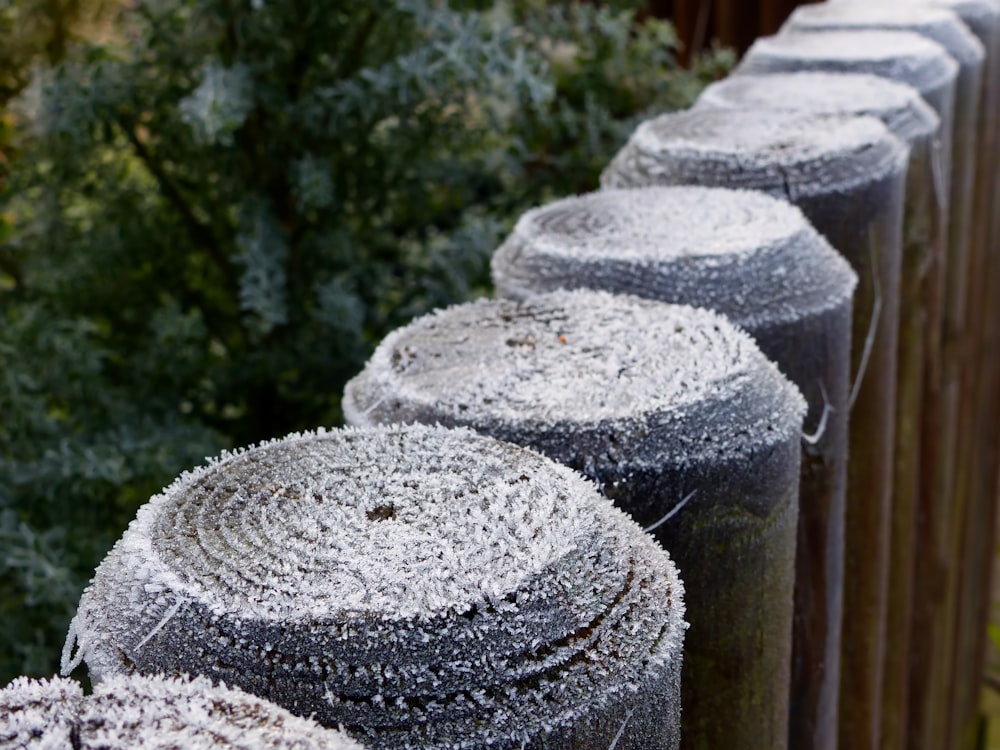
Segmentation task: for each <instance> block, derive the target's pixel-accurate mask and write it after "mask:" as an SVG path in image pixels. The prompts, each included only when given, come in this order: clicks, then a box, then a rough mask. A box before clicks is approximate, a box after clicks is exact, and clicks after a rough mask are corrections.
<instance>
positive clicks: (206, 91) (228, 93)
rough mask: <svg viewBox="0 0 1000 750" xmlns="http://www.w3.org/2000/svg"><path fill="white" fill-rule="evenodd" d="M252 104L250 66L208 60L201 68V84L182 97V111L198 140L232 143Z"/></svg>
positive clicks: (203, 142) (207, 142) (182, 115)
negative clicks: (221, 63) (231, 65)
mask: <svg viewBox="0 0 1000 750" xmlns="http://www.w3.org/2000/svg"><path fill="white" fill-rule="evenodd" d="M253 104H254V102H253V81H252V79H251V77H250V71H249V70H247V68H245V67H243V66H241V65H235V66H233V67H229V68H227V67H225V66H223V65H220V64H219V63H218V62H209V63H206V64H205V65H204V67H203V68H202V71H201V83H200V84H198V87H197V88H196V89H195V90H194V91H192V92H191V94H190V95H188V96H187V97H186V98H185V99H182V100H181V102H180V111H181V117H182V118H183V119H184V121H185V122H186V123H188V125H190V126H191V129H192V130H193V131H194V135H195V138H196V139H197V140H198V142H200V143H202V144H208V145H211V144H221V145H226V146H229V145H232V143H233V134H234V133H235V132H236V131H237V130H238V129H239V128H240V126H241V125H243V121H244V120H245V119H246V117H247V115H248V114H249V113H250V110H251V109H252V108H253Z"/></svg>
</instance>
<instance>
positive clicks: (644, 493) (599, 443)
mask: <svg viewBox="0 0 1000 750" xmlns="http://www.w3.org/2000/svg"><path fill="white" fill-rule="evenodd" d="M607 236H608V238H609V239H611V238H613V236H614V232H613V231H612V233H611V234H610V235H607ZM804 411H805V404H804V403H803V401H802V397H801V396H800V395H799V393H798V391H797V390H796V389H795V387H794V386H793V385H792V384H791V383H789V382H788V381H787V380H786V379H785V378H784V377H783V376H782V375H781V374H780V372H779V371H778V370H777V368H776V367H775V366H774V365H773V364H771V363H770V362H768V361H767V359H766V358H765V357H764V355H763V354H761V352H760V351H759V350H758V348H757V347H756V345H755V344H754V343H753V341H752V339H750V337H749V336H747V335H746V334H745V333H742V332H740V331H738V330H737V329H736V328H734V327H733V325H732V324H731V323H729V322H728V321H726V320H725V319H724V318H722V317H721V316H719V315H717V314H715V313H712V312H709V311H706V310H694V309H692V308H688V307H682V306H674V305H666V304H663V303H659V302H653V301H649V300H642V299H638V298H635V297H627V296H614V295H610V294H607V293H602V292H594V291H585V290H578V291H572V292H566V291H563V292H554V293H551V294H545V295H539V296H537V297H533V298H531V299H529V300H527V301H525V302H521V303H518V302H514V301H510V300H496V301H480V302H477V303H471V304H468V305H460V306H457V307H453V308H449V309H447V310H444V311H441V312H439V313H437V314H434V315H430V316H427V317H424V318H420V319H418V320H416V321H414V322H413V323H411V324H410V325H408V326H406V327H405V328H402V329H400V330H398V331H396V332H395V333H393V334H390V335H389V336H388V337H387V338H386V339H385V340H384V341H383V342H382V343H381V344H380V345H379V347H378V349H377V350H376V352H375V354H374V355H373V356H372V359H371V360H370V362H369V363H368V365H367V366H366V368H365V370H364V372H362V373H361V374H360V375H359V376H358V377H357V378H355V379H354V380H352V381H351V382H350V383H349V384H348V386H347V389H346V392H345V396H344V412H345V415H346V416H347V418H348V420H349V421H350V422H351V423H353V424H359V425H364V424H371V423H374V424H383V423H388V422H409V421H418V422H439V423H441V424H445V425H465V426H469V427H473V428H474V429H476V430H478V431H480V432H484V433H487V434H490V435H492V436H495V437H498V438H501V439H504V440H508V441H511V442H515V443H518V444H521V445H526V446H530V447H532V448H535V449H536V450H539V451H541V452H542V453H544V454H546V455H548V456H550V457H552V458H554V459H556V460H557V461H560V462H562V463H565V464H567V465H568V466H571V467H573V468H576V469H578V470H580V471H581V472H583V473H584V474H585V475H586V476H588V477H590V478H591V479H593V480H594V481H596V482H598V483H599V485H600V486H601V487H602V488H603V490H604V492H605V494H606V495H607V496H608V497H610V498H611V499H612V500H614V502H615V503H616V504H617V505H618V506H619V507H621V508H622V509H624V510H626V511H628V512H629V513H630V514H631V515H632V516H633V517H634V518H635V519H636V520H638V521H639V522H640V523H641V524H642V525H643V526H645V527H647V529H648V530H650V531H651V532H652V533H653V534H654V535H655V537H656V539H657V540H659V541H660V542H661V543H662V544H663V545H664V547H665V548H666V549H668V550H669V551H670V554H671V556H672V557H673V558H674V559H675V560H676V562H677V564H678V567H679V568H680V569H681V575H682V577H683V578H684V581H685V590H686V599H687V615H688V620H689V621H690V623H691V627H690V629H689V631H688V634H687V638H686V641H685V653H684V668H683V677H682V686H681V692H682V702H683V709H684V710H683V715H682V734H683V745H684V748H685V750H713V749H716V748H723V747H724V748H730V749H731V750H758V749H759V748H783V747H785V744H786V741H787V730H788V728H787V716H788V705H787V700H786V692H785V691H786V690H787V685H788V675H789V655H790V651H791V649H790V638H789V636H790V633H791V618H792V586H793V578H794V564H795V560H794V556H795V526H796V515H797V510H798V503H797V490H798V470H799V435H800V430H801V424H802V417H803V415H804ZM631 746H632V745H630V747H631ZM619 747H621V745H620V744H619ZM634 747H636V748H637V749H638V748H647V747H650V746H649V745H641V744H639V745H634ZM602 750H603V749H602Z"/></svg>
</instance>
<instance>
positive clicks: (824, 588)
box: [493, 79, 878, 748]
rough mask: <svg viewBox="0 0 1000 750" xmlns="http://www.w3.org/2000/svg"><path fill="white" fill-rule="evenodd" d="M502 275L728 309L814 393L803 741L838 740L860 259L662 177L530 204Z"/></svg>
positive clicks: (535, 285)
mask: <svg viewBox="0 0 1000 750" xmlns="http://www.w3.org/2000/svg"><path fill="white" fill-rule="evenodd" d="M876 80H878V79H876ZM493 281H494V286H495V288H496V290H497V293H498V295H500V296H507V297H511V298H515V299H525V298H528V297H530V296H532V295H535V294H540V293H544V292H547V291H553V290H556V289H559V288H590V289H601V290H604V291H608V292H613V293H617V294H635V295H639V296H642V297H646V298H649V299H656V300H660V301H663V302H670V303H678V304H687V305H691V306H694V307H703V308H707V309H711V310H715V311H716V312H720V313H722V314H723V315H725V316H726V317H727V318H728V319H729V320H731V321H732V322H734V323H736V324H737V325H738V326H740V327H741V328H743V330H745V331H747V332H748V333H749V334H750V335H751V336H753V338H754V340H755V341H756V342H757V345H758V346H759V347H760V348H761V351H763V352H764V354H765V355H766V356H767V357H768V358H769V359H771V361H773V362H775V363H776V364H777V365H778V367H779V368H780V369H781V371H782V372H783V373H784V374H785V375H786V376H787V377H788V378H789V379H790V380H791V381H792V382H793V383H795V384H796V385H797V386H798V387H799V389H800V390H801V391H802V393H803V394H804V395H805V397H806V400H807V403H808V405H809V411H808V414H807V416H806V420H805V425H804V430H805V433H806V435H807V437H806V438H805V439H803V441H802V466H801V473H800V490H799V521H798V541H797V544H796V572H795V612H794V619H793V629H792V677H791V691H790V692H791V701H790V704H789V726H790V729H789V737H790V742H789V746H790V747H827V748H833V747H834V746H835V744H836V728H837V719H836V715H837V712H836V706H837V690H838V687H839V666H840V629H841V619H842V615H843V611H842V601H843V573H844V492H845V485H846V471H847V414H848V405H847V397H848V391H849V380H850V374H849V362H850V326H851V323H850V321H851V302H852V298H853V291H854V287H855V285H856V283H857V276H856V275H855V274H854V272H853V271H852V270H851V268H850V266H849V265H848V264H847V262H846V261H845V260H844V259H843V258H842V257H841V256H840V255H839V254H838V253H836V252H835V251H834V250H833V249H832V248H831V247H830V246H829V243H827V242H826V241H825V240H824V239H823V238H822V237H821V236H820V235H819V234H818V233H817V232H816V231H815V230H814V229H812V227H811V226H810V225H809V223H808V221H807V220H806V219H805V217H804V216H803V215H802V213H801V212H800V211H799V210H798V209H797V208H795V207H794V206H792V205H790V204H788V203H786V202H783V201H779V200H778V199H776V198H772V197H770V196H767V195H764V194H763V193H757V192H750V191H735V190H725V189H721V188H700V187H651V188H645V189H643V190H607V191H604V192H602V193H592V194H589V195H585V196H580V197H577V198H567V199H564V200H561V201H557V202H555V203H552V204H550V205H548V206H544V207H542V208H538V209H535V210H533V211H530V212H528V213H527V214H526V215H525V216H523V217H522V218H521V219H520V220H519V221H518V224H517V226H516V227H515V228H514V231H513V233H512V234H511V236H510V237H509V238H508V239H507V240H506V241H505V242H504V244H503V245H502V246H501V247H500V249H499V250H498V251H497V252H496V254H495V255H494V257H493ZM803 736H808V737H810V738H811V740H810V742H808V743H807V742H805V740H804V738H803Z"/></svg>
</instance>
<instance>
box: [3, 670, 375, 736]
mask: <svg viewBox="0 0 1000 750" xmlns="http://www.w3.org/2000/svg"><path fill="white" fill-rule="evenodd" d="M28 747H30V748H33V749H34V750H67V748H70V747H75V748H78V750H97V748H100V749H101V750H118V749H119V748H120V749H121V750H132V748H144V749H145V750H156V749H157V748H163V750H167V749H168V748H184V749H185V750H209V748H229V749H231V750H321V748H322V749H323V750H363V747H362V746H361V745H359V744H358V743H356V742H354V741H353V740H351V739H349V738H348V737H347V736H346V735H344V734H342V733H340V732H337V731H334V730H330V729H324V728H323V727H321V726H319V725H318V724H316V723H315V722H313V721H310V720H308V719H301V718H298V717H296V716H293V715H291V714H290V713H289V712H288V711H285V710H284V709H282V708H279V707H278V706H275V705H273V704H271V703H268V702H266V701H263V700H260V699H259V698H255V697H253V696H251V695H248V694H247V693H244V692H242V691H240V690H234V689H229V688H226V687H225V686H218V687H217V686H213V685H212V683H211V682H209V681H208V680H205V679H187V678H184V679H163V678H160V677H115V678H112V679H109V680H106V681H105V682H104V683H102V684H101V685H99V686H97V688H96V689H95V691H94V694H93V695H91V696H87V697H86V698H85V697H84V696H83V691H82V690H81V689H80V686H79V685H78V684H77V683H76V682H74V681H73V680H68V679H61V678H53V679H51V680H29V679H26V678H19V679H17V680H15V681H14V682H12V683H11V684H10V685H8V686H7V687H6V688H5V689H4V690H0V748H12V749H13V748H28Z"/></svg>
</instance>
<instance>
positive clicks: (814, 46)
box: [737, 30, 958, 93]
mask: <svg viewBox="0 0 1000 750" xmlns="http://www.w3.org/2000/svg"><path fill="white" fill-rule="evenodd" d="M810 70H811V71H827V72H831V73H869V74H871V75H875V76H879V77H880V78H886V79H891V80H893V81H898V82H899V83H904V84H906V85H908V86H912V87H913V88H915V89H916V90H917V91H920V92H921V93H926V92H930V91H936V90H938V89H940V88H946V87H948V86H954V84H955V79H956V78H957V76H958V63H956V62H955V61H954V60H953V59H951V57H950V56H949V55H948V53H947V52H946V51H945V50H944V49H942V48H941V46H940V45H938V44H935V43H934V42H932V41H930V40H929V39H925V38H924V37H922V36H920V35H919V34H915V33H913V32H909V31H875V30H867V31H826V32H824V33H822V34H793V33H784V34H778V35H777V36H768V37H761V38H760V39H758V40H757V41H756V42H754V43H753V45H752V46H751V47H750V49H749V50H748V51H747V53H746V55H744V57H743V61H742V62H741V63H740V65H739V67H738V68H737V72H738V73H739V74H740V75H744V74H759V75H766V74H773V73H791V72H796V71H810Z"/></svg>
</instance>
